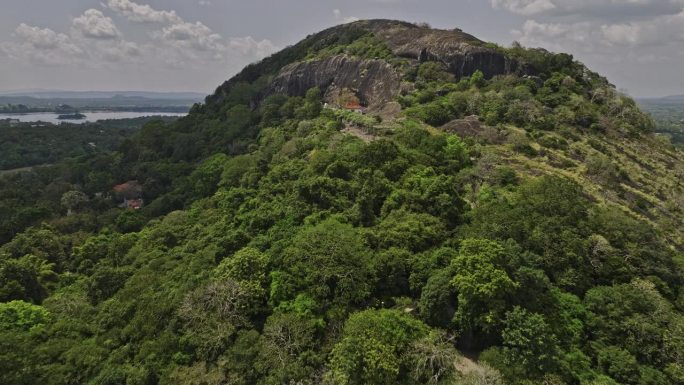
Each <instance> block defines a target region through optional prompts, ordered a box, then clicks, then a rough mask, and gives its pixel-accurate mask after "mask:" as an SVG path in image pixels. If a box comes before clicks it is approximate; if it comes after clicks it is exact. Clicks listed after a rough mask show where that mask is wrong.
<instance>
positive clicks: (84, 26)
mask: <svg viewBox="0 0 684 385" xmlns="http://www.w3.org/2000/svg"><path fill="white" fill-rule="evenodd" d="M72 25H73V27H74V30H75V31H76V32H77V33H79V34H80V35H81V36H83V37H86V38H91V39H116V38H118V37H119V36H121V32H119V30H118V29H117V28H116V25H114V22H113V21H112V19H111V18H109V17H107V16H105V15H104V14H103V13H102V12H101V11H98V10H97V9H89V10H87V11H85V12H84V13H83V15H81V16H79V17H77V18H75V19H74V20H73V21H72Z"/></svg>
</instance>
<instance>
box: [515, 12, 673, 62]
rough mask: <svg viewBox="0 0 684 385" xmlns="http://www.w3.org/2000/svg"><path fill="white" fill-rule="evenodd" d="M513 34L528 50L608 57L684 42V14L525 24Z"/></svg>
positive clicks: (530, 21) (528, 21)
mask: <svg viewBox="0 0 684 385" xmlns="http://www.w3.org/2000/svg"><path fill="white" fill-rule="evenodd" d="M513 34H514V36H515V37H516V38H517V39H518V40H519V41H520V42H521V43H522V44H523V45H527V46H543V47H546V48H549V49H552V50H556V51H570V52H587V53H602V54H606V55H611V54H617V53H618V52H619V49H620V47H627V48H632V49H637V48H638V49H644V50H647V49H654V48H656V47H660V46H668V45H673V44H678V43H682V42H684V11H682V12H681V13H679V14H676V15H664V16H658V17H654V18H650V19H646V20H636V21H626V22H617V23H609V22H599V21H583V22H554V21H537V20H527V21H526V22H525V23H524V24H523V26H522V28H521V29H520V30H516V31H513Z"/></svg>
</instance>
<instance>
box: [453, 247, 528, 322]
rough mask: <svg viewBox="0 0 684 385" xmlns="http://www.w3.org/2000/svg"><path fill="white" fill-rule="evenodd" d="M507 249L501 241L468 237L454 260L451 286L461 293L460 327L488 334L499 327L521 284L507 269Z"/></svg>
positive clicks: (459, 302) (459, 295)
mask: <svg viewBox="0 0 684 385" xmlns="http://www.w3.org/2000/svg"><path fill="white" fill-rule="evenodd" d="M506 258H507V256H506V250H505V249H504V247H502V246H501V245H500V244H498V243H496V242H493V241H488V240H480V239H466V240H464V241H463V242H462V244H461V248H460V249H459V253H458V255H457V256H456V257H455V258H454V259H453V261H452V263H451V269H452V270H453V272H454V275H453V278H452V279H451V285H452V286H453V287H454V288H455V289H456V292H457V293H458V310H457V312H456V316H455V318H456V320H457V322H458V325H459V327H460V328H461V330H482V331H483V332H485V333H488V332H491V331H493V329H494V328H497V327H500V324H501V322H502V320H503V317H504V313H505V310H506V303H507V302H508V301H507V299H508V298H510V297H511V296H512V295H513V293H514V290H515V289H516V288H517V286H518V284H517V283H516V282H514V281H513V280H512V279H511V278H510V277H509V275H508V273H507V272H506V270H505V261H506Z"/></svg>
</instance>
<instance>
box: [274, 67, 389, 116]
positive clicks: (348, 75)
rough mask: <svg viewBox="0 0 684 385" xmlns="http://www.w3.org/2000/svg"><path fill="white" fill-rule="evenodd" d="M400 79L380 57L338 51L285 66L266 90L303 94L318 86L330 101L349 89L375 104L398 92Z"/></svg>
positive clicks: (367, 102)
mask: <svg viewBox="0 0 684 385" xmlns="http://www.w3.org/2000/svg"><path fill="white" fill-rule="evenodd" d="M400 80H401V77H400V75H399V74H398V73H397V71H396V70H394V69H393V68H392V66H391V65H389V64H388V63H387V62H385V61H383V60H362V59H354V58H350V57H347V56H344V55H337V56H333V57H330V58H326V59H321V60H314V61H307V62H298V63H293V64H290V65H288V66H286V67H284V68H283V69H282V70H281V71H280V73H279V74H278V75H277V76H276V77H275V79H274V80H273V82H272V83H271V86H270V89H269V92H268V93H269V94H273V93H282V94H287V95H291V96H303V95H304V94H305V93H306V91H307V90H308V89H310V88H313V87H318V88H320V89H321V90H323V92H324V95H325V99H326V100H327V101H333V100H334V97H335V95H337V94H339V92H340V91H341V90H343V89H349V90H351V91H353V92H354V93H356V95H357V96H358V97H359V99H360V100H361V102H362V103H363V104H365V105H368V106H377V105H380V104H383V103H386V102H388V101H391V100H393V99H394V98H395V97H396V96H397V95H398V93H399V88H400Z"/></svg>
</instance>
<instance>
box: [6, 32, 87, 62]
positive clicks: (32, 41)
mask: <svg viewBox="0 0 684 385" xmlns="http://www.w3.org/2000/svg"><path fill="white" fill-rule="evenodd" d="M14 37H15V38H16V39H15V40H14V41H7V42H3V43H2V44H0V50H2V52H4V53H5V54H6V55H7V56H9V57H11V58H13V59H17V60H23V61H28V62H31V63H35V64H40V65H48V66H55V65H62V64H67V63H71V62H73V61H75V60H77V59H78V58H81V57H83V56H84V55H85V52H84V50H83V49H81V48H80V47H79V46H78V45H76V44H75V43H74V41H73V40H72V39H71V38H70V37H69V36H67V35H65V34H63V33H57V32H55V31H53V30H51V29H49V28H40V27H34V26H29V25H27V24H24V23H21V24H20V25H19V26H18V27H17V28H16V29H15V31H14Z"/></svg>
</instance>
